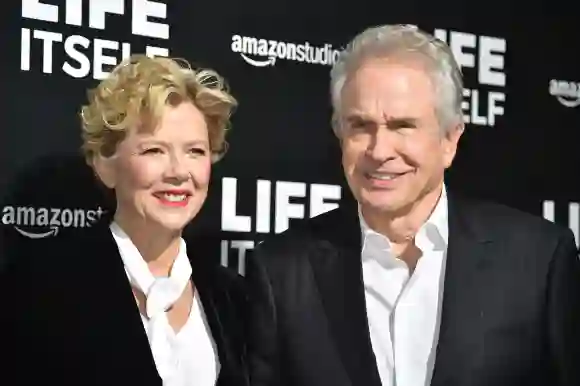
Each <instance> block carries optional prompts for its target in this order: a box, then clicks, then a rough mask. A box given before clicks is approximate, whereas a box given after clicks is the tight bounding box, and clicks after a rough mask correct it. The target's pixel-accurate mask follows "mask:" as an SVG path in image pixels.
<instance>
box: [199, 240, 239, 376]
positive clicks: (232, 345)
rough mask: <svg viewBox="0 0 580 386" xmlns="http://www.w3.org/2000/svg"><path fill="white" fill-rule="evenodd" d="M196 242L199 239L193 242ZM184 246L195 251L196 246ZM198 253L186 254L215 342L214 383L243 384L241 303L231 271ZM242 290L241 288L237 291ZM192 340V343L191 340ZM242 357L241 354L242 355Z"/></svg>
mask: <svg viewBox="0 0 580 386" xmlns="http://www.w3.org/2000/svg"><path fill="white" fill-rule="evenodd" d="M196 245H197V246H199V243H198V244H196ZM188 250H190V251H194V250H197V251H199V249H198V248H195V249H194V248H189V247H188ZM202 255H203V254H202V253H200V254H198V255H197V256H194V257H190V260H191V264H192V280H193V283H194V286H195V289H196V294H197V295H198V296H199V298H200V300H201V303H202V305H203V310H204V313H205V317H206V320H207V323H208V325H209V328H210V330H211V334H212V338H213V340H214V342H215V344H216V346H217V351H218V357H219V361H220V373H219V376H218V382H217V385H218V386H225V385H240V386H244V385H246V384H247V377H246V376H245V372H244V370H243V368H242V366H243V364H242V363H240V357H241V356H242V349H241V347H240V345H241V341H242V339H243V336H242V335H241V334H243V330H242V328H241V320H239V312H237V311H238V310H239V309H240V308H241V307H242V306H243V305H242V300H241V299H239V300H238V299H234V298H235V297H236V294H234V293H232V291H235V290H234V289H233V286H235V282H236V281H235V278H234V277H233V276H234V275H235V274H234V273H233V272H231V276H232V277H230V276H229V274H230V272H227V271H226V270H227V268H225V267H221V266H219V264H218V263H217V262H213V261H209V260H208V259H206V258H205V256H202ZM237 293H240V294H241V293H242V291H237ZM194 344H195V343H194ZM242 360H243V358H242Z"/></svg>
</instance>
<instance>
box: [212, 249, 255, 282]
mask: <svg viewBox="0 0 580 386" xmlns="http://www.w3.org/2000/svg"><path fill="white" fill-rule="evenodd" d="M254 246H255V243H254V241H252V240H232V241H230V242H229V243H228V241H227V240H222V241H221V245H220V252H221V256H220V264H221V265H222V266H223V267H229V266H230V251H231V250H237V261H238V273H239V274H240V275H242V276H243V275H244V274H245V273H246V257H247V254H246V252H247V251H249V250H252V249H254Z"/></svg>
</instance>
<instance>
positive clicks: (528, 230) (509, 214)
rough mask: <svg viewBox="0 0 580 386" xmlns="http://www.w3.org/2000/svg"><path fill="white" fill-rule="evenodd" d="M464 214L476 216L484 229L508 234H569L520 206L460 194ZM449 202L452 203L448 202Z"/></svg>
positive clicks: (549, 236) (554, 236)
mask: <svg viewBox="0 0 580 386" xmlns="http://www.w3.org/2000/svg"><path fill="white" fill-rule="evenodd" d="M459 200H460V201H461V204H460V210H462V211H463V212H462V213H461V215H462V216H463V217H465V218H473V219H476V221H477V222H479V223H480V224H481V225H482V226H483V227H485V229H487V230H491V231H493V232H494V233H495V234H501V235H503V236H507V237H510V236H511V237H518V238H526V237H538V238H540V239H543V240H546V239H552V240H558V239H560V238H561V237H567V236H570V234H571V231H570V229H569V228H567V227H565V226H563V225H561V224H557V223H554V222H552V221H549V220H547V219H545V218H544V217H542V216H540V215H536V214H533V213H530V212H527V211H524V210H522V209H518V208H515V207H512V206H508V205H505V204H502V203H498V202H494V201H491V200H483V199H476V198H466V197H461V198H460V199H459ZM451 205H452V204H451Z"/></svg>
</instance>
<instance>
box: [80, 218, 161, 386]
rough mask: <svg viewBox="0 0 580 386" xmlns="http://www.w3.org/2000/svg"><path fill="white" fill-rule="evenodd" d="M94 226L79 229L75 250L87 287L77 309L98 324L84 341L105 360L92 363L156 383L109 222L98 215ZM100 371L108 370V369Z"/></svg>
mask: <svg viewBox="0 0 580 386" xmlns="http://www.w3.org/2000/svg"><path fill="white" fill-rule="evenodd" d="M93 228H95V229H92V230H91V231H90V232H84V234H86V238H85V239H83V238H80V239H78V240H77V241H78V242H79V244H78V245H79V248H78V249H77V250H81V251H83V253H84V256H79V257H82V260H83V263H82V264H83V265H84V270H85V272H86V275H85V276H84V277H83V278H82V279H83V281H82V282H83V283H84V285H85V288H86V289H87V292H86V293H85V292H84V291H81V293H82V295H81V294H79V296H87V297H86V298H85V299H83V300H80V301H79V304H83V303H84V304H86V309H84V310H83V311H82V313H81V315H82V317H83V318H88V319H87V321H88V323H90V321H92V323H94V322H95V321H97V323H98V324H99V328H98V329H97V330H96V332H97V333H95V334H87V336H88V337H90V339H91V340H92V341H91V342H89V345H88V347H93V348H94V352H96V353H98V354H99V355H97V356H95V359H96V360H102V361H103V362H104V363H103V364H101V365H97V366H95V367H96V368H102V369H109V370H110V371H112V372H115V373H117V374H118V376H119V377H121V378H122V379H133V381H134V382H135V383H139V382H141V381H140V380H142V381H143V382H144V383H143V384H146V385H161V379H160V377H159V375H158V372H157V369H156V367H155V361H154V359H153V355H152V354H151V350H150V347H149V342H148V339H147V334H146V333H145V330H144V329H143V323H142V321H141V316H140V314H139V309H138V307H137V305H136V302H135V298H134V296H133V293H132V290H131V286H130V284H129V281H128V279H127V276H126V273H125V269H124V267H123V262H122V259H121V256H120V254H119V250H118V248H117V245H116V244H115V241H114V239H113V238H112V235H111V233H110V232H109V228H108V223H107V222H104V221H102V222H99V223H97V224H95V225H93ZM104 332H106V333H104ZM103 374H104V375H106V376H110V373H109V372H107V370H104V371H103ZM104 381H105V379H104ZM106 381H109V380H106ZM138 381H139V382H138Z"/></svg>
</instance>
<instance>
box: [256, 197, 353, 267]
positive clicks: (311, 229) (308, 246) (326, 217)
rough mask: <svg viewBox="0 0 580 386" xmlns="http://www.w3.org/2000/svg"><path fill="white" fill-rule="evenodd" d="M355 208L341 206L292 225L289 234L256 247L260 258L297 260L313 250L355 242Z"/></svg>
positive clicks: (271, 237)
mask: <svg viewBox="0 0 580 386" xmlns="http://www.w3.org/2000/svg"><path fill="white" fill-rule="evenodd" d="M356 219H357V212H356V209H355V210H354V211H353V210H352V208H350V207H339V208H337V209H333V210H331V211H329V212H326V213H323V214H320V215H318V216H316V217H313V218H309V219H304V220H299V221H295V222H293V223H291V225H290V228H289V229H287V230H286V231H284V232H282V233H279V234H276V235H271V236H269V237H267V238H266V239H265V240H264V241H263V242H261V243H259V244H258V245H257V246H256V251H257V252H258V254H261V255H268V258H269V259H289V258H291V257H293V258H294V260H296V259H297V258H299V257H300V256H307V255H309V254H310V252H312V251H314V250H319V249H320V248H325V247H333V246H337V245H340V244H342V243H345V242H347V240H349V239H352V236H353V232H360V228H359V225H358V222H357V220H356Z"/></svg>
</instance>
